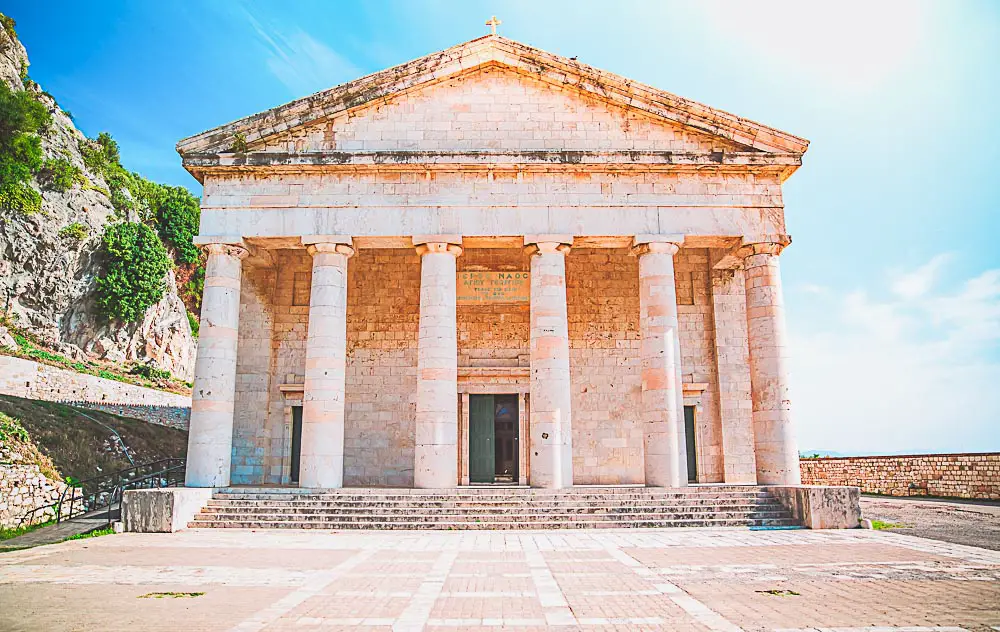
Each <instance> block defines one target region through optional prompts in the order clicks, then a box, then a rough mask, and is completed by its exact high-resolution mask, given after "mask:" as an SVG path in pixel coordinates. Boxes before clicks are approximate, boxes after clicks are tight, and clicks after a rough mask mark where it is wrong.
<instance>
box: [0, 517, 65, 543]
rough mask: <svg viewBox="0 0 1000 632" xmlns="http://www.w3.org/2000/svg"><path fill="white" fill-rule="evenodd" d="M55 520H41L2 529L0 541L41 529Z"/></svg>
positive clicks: (0, 530)
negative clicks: (35, 522)
mask: <svg viewBox="0 0 1000 632" xmlns="http://www.w3.org/2000/svg"><path fill="white" fill-rule="evenodd" d="M53 523H54V522H53V521H52V520H50V521H49V522H40V523H38V524H34V525H29V526H24V527H14V528H11V529H0V542H2V541H4V540H10V539H11V538H16V537H17V536H19V535H24V534H25V533H29V532H31V531H34V530H35V529H41V528H42V527H47V526H49V525H50V524H53Z"/></svg>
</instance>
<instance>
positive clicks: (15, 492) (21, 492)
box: [0, 463, 66, 529]
mask: <svg viewBox="0 0 1000 632" xmlns="http://www.w3.org/2000/svg"><path fill="white" fill-rule="evenodd" d="M65 489H66V484H65V483H63V482H60V481H53V480H51V479H49V478H46V477H45V475H44V474H42V473H41V471H40V470H39V468H38V465H35V464H30V465H25V464H21V463H0V528H3V529H9V528H14V527H17V526H18V524H19V523H20V521H21V518H22V517H23V516H24V515H25V514H27V513H28V512H29V511H31V510H32V509H34V508H36V507H42V506H44V505H48V504H49V503H52V502H55V501H57V500H59V497H60V496H61V495H62V493H63V490H65ZM54 517H55V512H54V511H53V510H52V509H46V510H44V511H40V512H38V513H37V515H36V517H35V518H34V519H33V522H35V523H39V522H46V521H48V520H51V519H52V518H54ZM25 524H27V523H25Z"/></svg>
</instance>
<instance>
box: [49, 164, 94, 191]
mask: <svg viewBox="0 0 1000 632" xmlns="http://www.w3.org/2000/svg"><path fill="white" fill-rule="evenodd" d="M38 181H39V182H41V183H42V186H44V187H45V188H47V189H51V190H53V191H58V192H59V193H65V192H66V191H69V190H70V189H72V188H73V185H75V184H81V185H82V184H84V183H85V182H87V179H86V178H85V177H83V171H82V170H81V169H80V168H79V167H77V166H76V165H74V164H73V163H71V162H70V161H69V160H67V159H66V158H50V159H48V160H46V161H45V162H44V163H42V168H41V170H40V171H39V172H38Z"/></svg>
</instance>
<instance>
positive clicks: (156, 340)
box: [0, 29, 195, 380]
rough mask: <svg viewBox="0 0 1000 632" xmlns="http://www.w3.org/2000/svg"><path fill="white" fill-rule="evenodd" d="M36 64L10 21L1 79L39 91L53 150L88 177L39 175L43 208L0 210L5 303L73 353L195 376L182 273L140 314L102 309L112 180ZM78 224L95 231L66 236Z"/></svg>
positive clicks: (24, 323)
mask: <svg viewBox="0 0 1000 632" xmlns="http://www.w3.org/2000/svg"><path fill="white" fill-rule="evenodd" d="M27 63H28V58H27V53H26V51H25V49H24V46H23V45H22V44H21V42H19V41H18V40H17V38H16V37H11V35H10V34H9V33H8V32H7V31H5V30H4V29H0V80H2V81H3V82H5V83H6V84H7V85H8V86H9V87H10V88H11V89H12V90H25V89H29V90H32V91H34V92H35V97H36V98H37V99H38V100H39V101H41V102H42V103H43V104H44V105H45V106H46V107H47V108H48V109H49V111H50V113H51V114H52V125H51V127H50V129H49V130H48V131H47V132H46V133H44V134H43V135H42V148H43V151H44V154H45V157H46V158H57V157H58V158H65V159H67V160H69V161H70V162H71V163H72V164H73V165H75V166H76V167H78V168H80V169H82V170H83V174H84V177H85V178H86V180H87V183H86V184H83V183H80V184H77V185H75V186H73V187H72V188H70V189H69V190H67V191H65V192H58V191H52V190H45V189H44V188H41V187H38V185H37V183H33V186H36V187H38V188H39V190H41V193H42V212H41V213H35V214H30V215H25V214H21V213H16V212H12V211H9V210H4V209H0V310H3V311H5V312H6V313H8V314H10V315H11V316H12V318H14V320H15V321H16V322H17V324H18V326H20V327H23V328H25V329H27V330H29V331H31V332H32V333H34V334H36V335H37V336H39V337H40V338H42V339H43V340H45V341H47V342H48V343H49V344H50V345H51V346H53V347H54V348H55V349H57V350H58V351H59V352H61V353H63V354H65V355H67V356H70V357H73V358H78V359H82V358H83V357H85V356H87V355H90V356H94V357H97V358H101V359H105V360H110V361H114V362H142V363H150V364H152V365H154V366H155V367H157V368H160V369H166V370H168V371H170V372H171V373H173V374H174V375H175V376H177V377H179V378H181V379H184V380H190V379H191V378H192V375H193V371H194V350H195V341H194V338H193V336H192V334H191V327H190V324H189V321H188V317H187V310H186V308H185V305H184V302H183V301H182V300H181V298H180V296H178V292H177V285H176V282H175V278H174V274H173V272H170V273H168V279H167V292H166V294H165V295H164V296H163V298H162V299H161V300H160V302H159V303H157V304H156V305H154V306H153V307H151V308H150V309H149V310H147V312H146V314H145V317H144V318H143V319H142V320H141V321H140V322H135V323H121V322H117V321H111V320H109V319H107V318H106V317H104V316H103V315H102V314H101V313H100V311H99V310H98V309H96V304H95V296H94V290H95V286H96V284H95V280H96V278H97V277H98V276H99V275H100V272H101V261H100V255H99V246H100V241H101V235H102V233H103V231H104V227H105V226H106V225H107V224H108V223H110V222H112V221H115V219H116V216H115V210H114V207H113V206H112V203H111V200H110V199H109V197H108V194H107V191H108V190H109V187H108V185H107V183H106V182H105V181H104V178H103V176H102V175H100V174H95V173H91V172H89V171H88V170H87V168H86V166H85V165H84V161H83V156H82V154H81V152H80V142H81V141H83V140H84V135H83V134H82V133H81V132H80V131H79V130H77V129H76V127H75V125H74V124H73V120H72V119H71V118H70V117H69V116H68V115H67V114H66V113H65V112H63V111H62V109H60V108H59V106H58V105H57V104H56V102H55V101H54V100H53V98H52V97H51V96H49V95H47V94H45V93H44V92H42V91H41V88H39V87H38V86H37V84H33V83H31V84H29V87H27V88H26V87H25V86H24V85H23V83H22V76H24V69H26V67H27ZM70 225H79V227H82V232H84V233H85V235H84V236H83V237H82V238H78V237H79V235H80V234H81V229H80V228H78V230H77V235H76V236H73V235H65V234H64V235H60V230H62V229H64V228H65V227H67V226H70Z"/></svg>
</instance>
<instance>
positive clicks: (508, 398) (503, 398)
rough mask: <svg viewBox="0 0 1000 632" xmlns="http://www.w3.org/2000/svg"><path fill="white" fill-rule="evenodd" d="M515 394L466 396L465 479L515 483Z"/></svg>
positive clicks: (517, 422) (516, 473)
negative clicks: (467, 405) (467, 447)
mask: <svg viewBox="0 0 1000 632" xmlns="http://www.w3.org/2000/svg"><path fill="white" fill-rule="evenodd" d="M518 404H519V402H518V396H517V394H513V395H469V482H470V483H517V481H518V454H519V452H520V449H519V448H520V444H519V442H520V437H519V436H518V435H519V432H520V430H519V426H520V424H519V419H518Z"/></svg>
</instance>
